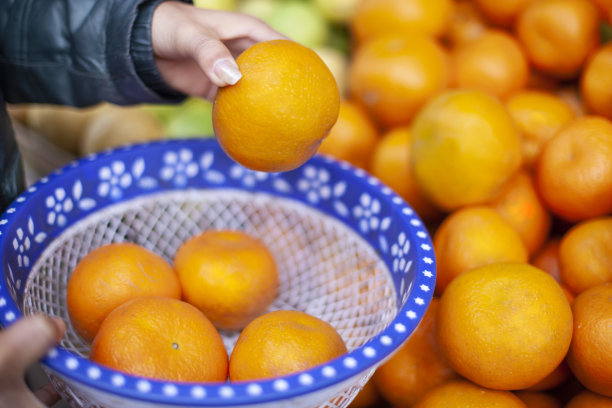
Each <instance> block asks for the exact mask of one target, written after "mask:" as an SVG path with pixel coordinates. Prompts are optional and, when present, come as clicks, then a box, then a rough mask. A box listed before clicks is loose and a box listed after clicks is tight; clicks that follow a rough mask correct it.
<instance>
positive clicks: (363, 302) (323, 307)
mask: <svg viewBox="0 0 612 408" xmlns="http://www.w3.org/2000/svg"><path fill="white" fill-rule="evenodd" d="M209 229H238V230H243V231H245V232H246V233H248V234H250V235H252V236H254V237H257V238H259V239H260V240H261V241H262V242H263V243H264V244H265V245H266V246H267V247H268V248H269V249H270V251H271V252H272V254H273V255H274V257H275V260H276V262H277V266H278V271H279V284H280V287H279V294H278V296H277V299H276V300H275V301H274V303H273V304H272V306H271V307H270V308H269V310H270V311H271V310H278V309H296V310H301V311H304V312H306V313H310V314H312V315H314V316H317V317H319V318H321V319H323V320H325V321H327V322H328V323H330V324H331V325H332V326H333V327H335V328H336V330H337V331H338V332H339V333H340V335H341V336H342V338H343V339H344V341H345V342H346V345H347V347H348V349H349V350H353V349H355V348H357V347H359V346H361V345H363V344H364V343H366V342H367V341H368V340H369V339H371V338H372V337H373V336H375V335H377V334H378V333H380V332H381V331H382V330H383V329H384V328H386V327H387V326H388V325H389V324H390V323H391V321H392V320H393V319H394V317H395V315H396V313H397V310H398V306H397V302H396V291H395V288H394V285H393V281H392V278H391V275H390V273H389V271H388V269H387V267H386V265H385V264H384V262H383V261H382V260H381V259H380V258H379V256H378V255H377V254H376V251H375V250H374V249H373V248H372V247H371V246H370V245H369V244H367V242H366V241H365V240H364V239H363V238H361V237H360V236H359V235H358V234H357V233H356V232H355V231H353V230H352V229H350V228H349V227H347V226H346V225H344V224H343V223H342V222H341V221H339V220H337V219H334V218H333V217H331V216H328V215H326V214H324V213H323V212H320V211H318V210H316V209H313V208H311V207H309V206H307V205H305V204H302V203H299V202H297V201H295V200H291V199H285V198H282V197H278V196H272V195H269V194H266V193H261V192H245V191H240V190H233V189H227V190H220V189H216V190H188V191H179V192H164V193H158V194H155V195H150V196H146V197H140V198H135V199H132V200H128V201H124V202H121V203H119V204H116V205H113V206H110V207H107V208H105V209H102V210H99V211H97V212H96V213H95V214H93V215H90V216H88V217H86V218H84V219H83V220H81V221H79V222H78V223H76V224H75V225H73V226H71V227H70V228H68V229H67V230H65V231H64V232H63V233H62V234H61V235H60V236H58V237H56V238H55V239H54V240H53V242H52V243H51V244H50V245H49V246H48V248H46V249H45V251H44V252H43V254H42V255H41V257H40V258H39V259H38V261H37V262H36V264H35V265H34V266H33V268H32V271H31V273H30V275H29V277H28V282H27V284H26V288H25V293H24V314H26V315H29V314H33V313H35V312H44V313H46V314H49V315H54V316H61V317H62V318H63V319H64V320H65V321H66V322H67V324H68V330H67V333H66V335H65V337H64V339H63V340H62V342H61V345H62V346H63V347H64V348H66V349H68V350H70V351H72V352H74V353H76V354H78V355H80V356H83V357H86V356H87V355H88V353H89V345H88V344H87V343H86V342H84V341H83V340H82V339H81V338H80V337H79V335H78V334H76V332H75V331H74V329H73V327H72V326H71V325H70V319H69V317H68V312H67V306H66V287H67V282H68V278H69V277H70V273H71V272H72V270H73V269H74V267H75V266H76V264H77V263H78V262H79V260H80V259H81V258H83V256H85V255H86V254H87V253H88V252H89V251H91V250H92V249H94V248H97V247H99V246H101V245H104V244H108V243H111V242H122V241H129V242H134V243H137V244H139V245H142V246H144V247H145V248H148V249H150V250H152V251H154V252H155V253H157V254H159V255H161V256H162V257H164V258H165V259H166V260H168V261H169V262H172V258H173V256H174V254H175V252H176V250H177V249H178V247H179V246H180V245H181V244H182V243H183V242H184V241H185V240H187V239H188V238H190V237H192V236H194V235H197V234H199V233H201V232H202V231H204V230H209ZM221 335H222V337H223V339H224V342H225V346H226V349H227V351H228V353H231V350H232V348H233V346H234V344H235V342H236V340H237V338H238V335H239V332H238V331H234V332H221ZM372 371H373V370H370V372H366V373H363V376H362V377H361V378H357V379H355V381H354V382H353V384H349V385H348V386H345V388H344V389H343V390H340V392H338V390H336V391H335V394H334V395H332V397H333V398H331V399H330V396H329V395H326V396H325V398H326V399H324V400H318V401H307V402H306V403H304V404H302V403H299V404H297V405H301V406H323V407H344V406H347V405H348V404H349V403H350V401H351V400H352V399H353V398H354V396H355V395H356V393H357V392H358V391H359V389H360V388H361V387H363V385H364V384H365V381H367V379H368V378H369V377H370V375H371V374H372ZM52 377H53V380H54V382H55V383H56V385H59V387H60V388H62V389H63V391H62V394H64V396H65V397H67V398H68V399H69V400H71V401H72V404H73V406H79V407H85V406H86V407H103V406H105V405H102V402H103V401H102V402H101V401H88V400H87V399H86V398H83V397H78V391H77V390H75V389H72V390H71V389H70V386H66V384H62V380H61V379H60V378H59V377H57V376H55V375H53V376H52ZM313 397H314V396H313ZM326 401H327V402H326ZM302 402H303V401H302ZM296 403H297V401H296ZM297 405H296V404H293V403H292V404H290V405H285V406H297ZM143 406H153V405H146V404H145V405H143ZM267 406H273V405H272V404H268V405H267ZM109 407H110V406H109Z"/></svg>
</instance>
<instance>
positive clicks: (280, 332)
mask: <svg viewBox="0 0 612 408" xmlns="http://www.w3.org/2000/svg"><path fill="white" fill-rule="evenodd" d="M346 351H347V349H346V345H345V344H344V341H343V340H342V337H340V335H339V334H338V332H337V331H336V330H335V329H334V328H333V327H332V326H331V325H330V324H329V323H327V322H325V321H323V320H321V319H319V318H317V317H315V316H312V315H309V314H307V313H303V312H300V311H296V310H279V311H275V312H270V313H267V314H265V315H262V316H260V317H258V318H257V319H255V320H253V321H252V322H251V323H249V325H248V326H247V327H245V328H244V330H243V331H242V333H240V337H239V338H238V341H236V345H235V346H234V350H233V351H232V354H231V356H230V368H229V378H230V381H246V380H255V379H262V378H273V377H278V376H282V375H287V374H292V373H295V372H298V371H302V370H307V369H309V368H311V367H314V366H316V365H318V364H323V363H325V362H327V361H329V360H331V359H333V358H335V357H338V356H340V355H342V354H344V353H346Z"/></svg>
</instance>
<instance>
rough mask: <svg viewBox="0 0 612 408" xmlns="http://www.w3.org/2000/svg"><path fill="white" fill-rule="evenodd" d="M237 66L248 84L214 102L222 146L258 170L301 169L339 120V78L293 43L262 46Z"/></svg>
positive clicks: (222, 91)
mask: <svg viewBox="0 0 612 408" xmlns="http://www.w3.org/2000/svg"><path fill="white" fill-rule="evenodd" d="M236 62H237V63H238V67H239V68H240V72H241V73H242V79H240V81H238V83H236V84H235V85H231V86H226V87H223V88H220V89H219V91H218V93H217V95H216V97H215V100H214V105H213V127H214V130H215V135H216V137H217V140H218V141H219V144H220V145H221V147H222V148H223V150H224V151H225V152H226V153H227V154H228V155H229V156H230V157H231V158H232V159H234V160H235V161H236V162H238V163H240V164H242V165H243V166H245V167H248V168H250V169H253V170H259V171H286V170H292V169H295V168H296V167H299V166H300V165H302V164H303V163H304V162H306V160H308V159H309V158H310V157H311V156H312V155H313V154H315V152H316V151H317V148H318V147H319V143H321V141H322V140H323V139H324V138H325V136H327V133H328V132H329V130H330V129H331V127H332V126H333V125H334V123H335V122H336V119H337V118H338V110H339V107H340V93H339V91H338V85H337V84H336V80H335V79H334V76H333V74H332V73H331V71H330V70H329V68H328V67H327V65H325V62H323V60H322V59H321V58H320V57H319V56H318V55H317V54H316V53H315V52H314V51H313V50H311V49H309V48H307V47H304V46H303V45H300V44H298V43H296V42H293V41H289V40H273V41H264V42H260V43H257V44H255V45H253V46H251V47H250V48H248V49H247V50H246V51H244V52H243V53H242V54H241V55H240V56H239V57H238V58H237V60H236Z"/></svg>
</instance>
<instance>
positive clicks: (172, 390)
mask: <svg viewBox="0 0 612 408" xmlns="http://www.w3.org/2000/svg"><path fill="white" fill-rule="evenodd" d="M162 391H163V393H164V395H167V396H169V397H174V396H175V395H177V394H178V388H176V386H175V385H173V384H166V385H164V388H162Z"/></svg>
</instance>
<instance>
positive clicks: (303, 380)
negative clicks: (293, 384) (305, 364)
mask: <svg viewBox="0 0 612 408" xmlns="http://www.w3.org/2000/svg"><path fill="white" fill-rule="evenodd" d="M298 381H299V382H300V384H302V385H311V384H312V383H313V382H314V378H312V375H310V374H306V373H304V374H300V376H299V377H298Z"/></svg>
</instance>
